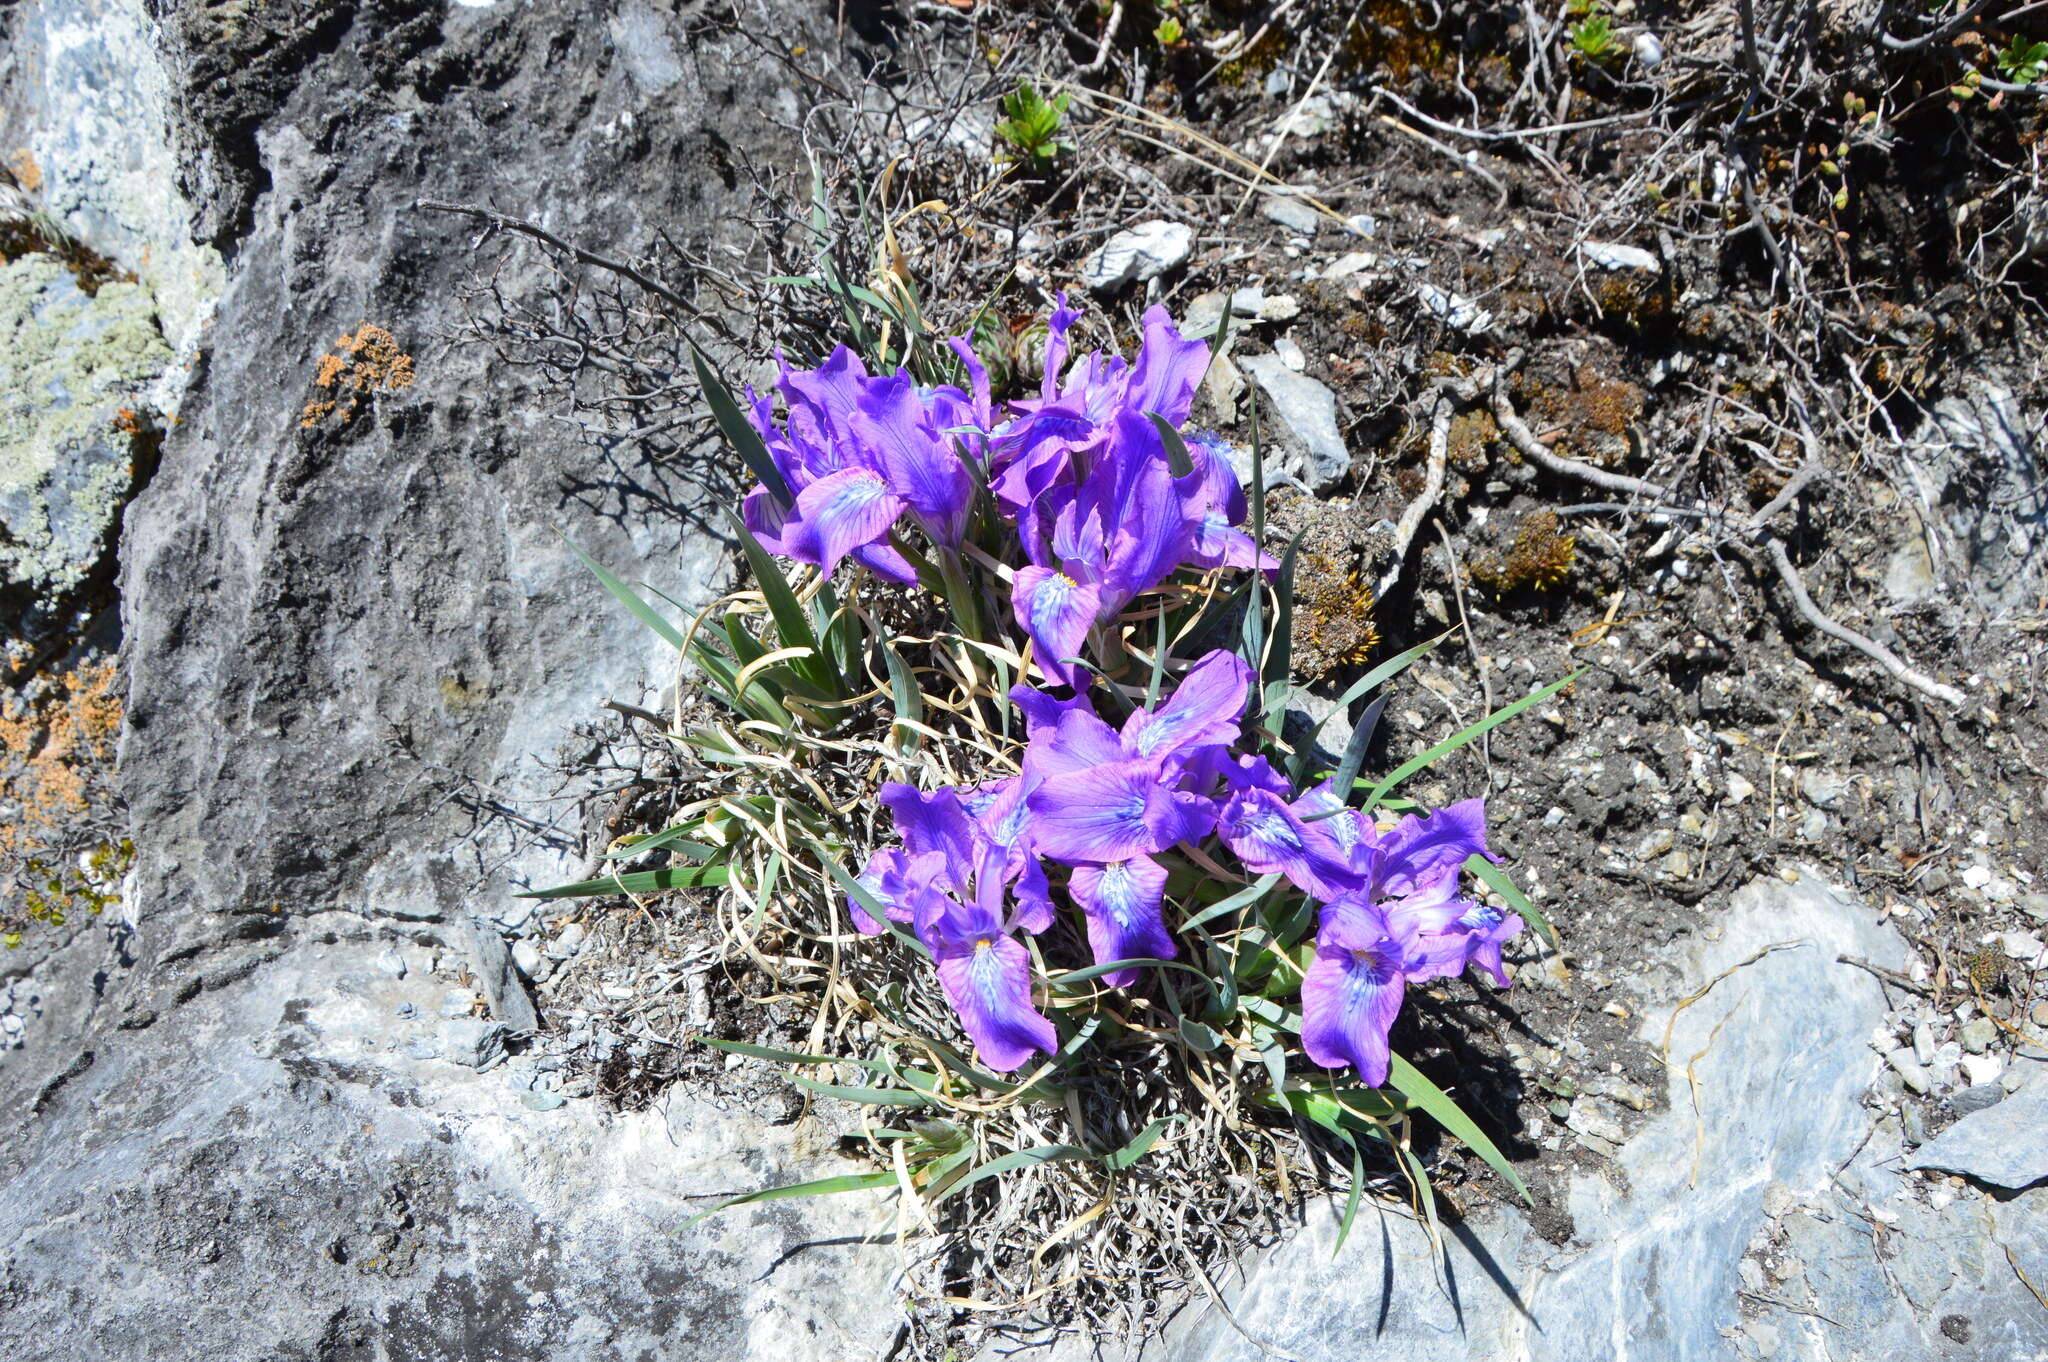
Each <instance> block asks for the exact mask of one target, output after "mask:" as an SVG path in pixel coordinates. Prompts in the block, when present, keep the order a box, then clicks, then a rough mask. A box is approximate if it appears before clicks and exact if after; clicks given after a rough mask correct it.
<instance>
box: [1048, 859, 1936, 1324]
mask: <svg viewBox="0 0 2048 1362" xmlns="http://www.w3.org/2000/svg"><path fill="white" fill-rule="evenodd" d="M1796 873H1797V878H1796V880H1794V881H1793V882H1790V883H1787V882H1786V881H1785V880H1782V879H1770V880H1760V881H1758V882H1756V883H1753V884H1751V885H1749V886H1748V887H1747V888H1745V889H1743V890H1742V891H1741V892H1739V893H1738V894H1737V895H1736V896H1735V898H1734V900H1733V902H1732V903H1731V904H1730V905H1728V907H1727V909H1726V912H1725V915H1723V916H1719V917H1718V918H1717V919H1716V920H1714V921H1713V922H1712V924H1711V926H1709V927H1708V928H1707V929H1706V930H1705V931H1704V932H1703V933H1702V934H1701V935H1700V936H1699V937H1697V938H1695V939H1694V940H1692V941H1690V942H1686V943H1682V944H1681V945H1680V946H1679V947H1678V948H1677V949H1676V950H1675V952H1673V953H1672V954H1670V955H1669V956H1667V957H1666V958H1664V959H1662V960H1660V961H1652V962H1648V963H1649V964H1650V965H1651V973H1650V974H1649V975H1648V977H1647V978H1646V979H1644V980H1643V981H1642V982H1641V988H1642V990H1643V992H1644V993H1645V994H1646V995H1647V997H1646V999H1645V1001H1646V1002H1648V1003H1650V1004H1651V1005H1650V1006H1648V1007H1646V1009H1645V1011H1644V1016H1645V1022H1644V1026H1643V1030H1642V1033H1641V1038H1642V1041H1643V1043H1644V1044H1645V1045H1648V1046H1650V1047H1652V1048H1653V1049H1655V1050H1656V1051H1657V1052H1658V1053H1659V1054H1660V1055H1662V1056H1666V1057H1667V1065H1668V1070H1667V1071H1668V1073H1669V1080H1668V1083H1667V1092H1666V1098H1667V1101H1668V1104H1669V1105H1668V1109H1667V1110H1665V1111H1663V1112H1662V1113H1660V1114H1659V1115H1658V1116H1656V1117H1655V1118H1654V1119H1652V1120H1651V1121H1650V1122H1649V1123H1648V1124H1647V1125H1646V1126H1645V1127H1644V1128H1643V1129H1642V1130H1641V1131H1640V1132H1639V1133H1638V1134H1637V1135H1636V1136H1635V1137H1634V1138H1633V1139H1631V1140H1629V1141H1628V1142H1627V1143H1626V1144H1625V1145H1623V1146H1622V1148H1621V1150H1620V1151H1619V1153H1618V1155H1617V1157H1616V1161H1615V1163H1616V1167H1615V1169H1614V1172H1613V1174H1612V1175H1611V1176H1603V1175H1593V1174H1585V1175H1579V1176H1577V1177H1575V1178H1574V1179H1573V1181H1572V1186H1571V1189H1570V1193H1569V1197H1568V1200H1569V1205H1570V1209H1571V1212H1572V1216H1573V1220H1574V1222H1575V1234H1574V1237H1573V1239H1572V1242H1570V1243H1569V1244H1567V1245H1565V1246H1563V1247H1561V1248H1553V1247H1552V1246H1551V1245H1549V1244H1546V1243H1545V1242H1543V1241H1542V1240H1541V1239H1539V1238H1538V1237H1536V1236H1535V1235H1534V1234H1533V1233H1532V1232H1531V1230H1530V1227H1529V1225H1528V1223H1527V1222H1526V1221H1525V1220H1524V1219H1523V1218H1522V1216H1521V1215H1520V1214H1519V1213H1517V1212H1516V1211H1515V1210H1514V1209H1513V1208H1511V1207H1493V1208H1488V1209H1485V1210H1482V1211H1480V1212H1479V1213H1478V1214H1476V1215H1474V1216H1473V1217H1472V1218H1471V1219H1470V1220H1469V1221H1466V1222H1464V1223H1461V1224H1454V1225H1452V1226H1450V1227H1449V1231H1448V1233H1447V1234H1446V1236H1445V1238H1444V1240H1443V1243H1442V1244H1441V1245H1438V1246H1432V1244H1431V1243H1430V1239H1429V1236H1428V1234H1427V1231H1426V1230H1425V1228H1424V1227H1422V1226H1421V1225H1419V1224H1417V1223H1416V1222H1415V1221H1414V1220H1413V1219H1412V1218H1410V1217H1408V1216H1406V1215H1404V1214H1401V1213H1399V1212H1397V1211H1382V1212H1380V1213H1378V1214H1377V1215H1375V1214H1372V1213H1367V1214H1365V1215H1364V1216H1362V1218H1361V1220H1360V1222H1359V1223H1358V1225H1357V1226H1356V1227H1355V1229H1354V1230H1353V1233H1352V1237H1351V1240H1350V1242H1348V1243H1347V1244H1346V1245H1345V1247H1344V1249H1343V1251H1342V1253H1341V1254H1338V1255H1337V1256H1335V1257H1334V1258H1333V1257H1332V1251H1331V1250H1332V1245H1333V1244H1334V1242H1335V1231H1334V1220H1335V1217H1334V1212H1332V1211H1327V1210H1326V1211H1319V1212H1317V1213H1315V1214H1314V1215H1312V1216H1311V1218H1310V1221H1309V1224H1308V1226H1307V1228H1305V1229H1304V1231H1303V1232H1302V1233H1301V1234H1300V1235H1298V1236H1296V1237H1295V1238H1294V1239H1292V1240H1290V1241H1288V1242H1286V1243H1284V1244H1281V1245H1279V1246H1277V1247H1276V1248H1274V1249H1272V1250H1271V1251H1270V1252H1268V1253H1266V1254H1264V1255H1262V1256H1260V1257H1258V1258H1256V1259H1255V1260H1253V1261H1251V1262H1248V1263H1246V1264H1245V1265H1243V1268H1242V1272H1241V1274H1240V1275H1239V1276H1238V1277H1236V1278H1235V1279H1233V1280H1232V1281H1231V1283H1230V1285H1229V1286H1228V1287H1226V1292H1225V1294H1226V1297H1227V1298H1228V1300H1229V1301H1230V1303H1231V1312H1232V1315H1233V1316H1234V1317H1235V1323H1234V1324H1233V1323H1232V1322H1231V1321H1230V1320H1227V1319H1225V1318H1223V1317H1222V1315H1221V1314H1220V1313H1219V1312H1216V1311H1213V1310H1205V1309H1203V1308H1202V1306H1201V1304H1200V1303H1196V1304H1194V1305H1191V1306H1190V1307H1189V1308H1188V1309H1187V1310H1186V1311H1185V1312H1183V1315H1182V1316H1181V1318H1179V1319H1177V1320H1176V1321H1175V1323H1174V1324H1173V1326H1172V1327H1170V1328H1169V1329H1168V1331H1167V1334H1166V1336H1165V1337H1164V1338H1163V1339H1162V1340H1160V1341H1159V1342H1158V1343H1157V1344H1155V1345H1154V1346H1153V1347H1152V1348H1150V1349H1148V1350H1147V1351H1146V1352H1145V1353H1144V1357H1145V1358H1147V1359H1151V1360H1152V1362H1197V1359H1200V1360H1201V1362H1253V1359H1257V1358H1260V1357H1262V1356H1264V1355H1265V1353H1264V1351H1263V1350H1264V1349H1267V1348H1273V1349H1278V1350H1279V1351H1280V1352H1281V1353H1282V1354H1284V1355H1288V1356H1292V1357H1295V1358H1298V1359H1300V1362H1373V1360H1374V1359H1381V1358H1385V1359H1435V1358H1444V1359H1453V1358H1459V1359H1463V1358H1474V1357H1480V1358H1487V1359H1492V1360H1496V1362H1507V1360H1508V1359H1514V1360H1515V1362H1586V1360H1587V1359H1592V1358H1599V1359H1617V1360H1618V1359H1626V1358H1645V1359H1648V1358H1654V1359H1657V1360H1658V1362H1687V1360H1689V1359H1700V1360H1701V1362H1705V1360H1706V1359H1722V1358H1726V1357H1729V1356H1730V1355H1731V1354H1732V1353H1733V1351H1734V1349H1735V1348H1736V1343H1735V1342H1733V1341H1731V1340H1733V1339H1735V1338H1736V1336H1737V1335H1739V1334H1740V1333H1741V1331H1742V1329H1743V1327H1744V1324H1745V1322H1746V1320H1748V1319H1749V1318H1750V1317H1751V1315H1752V1314H1753V1313H1754V1312H1753V1310H1752V1309H1751V1307H1750V1305H1749V1303H1748V1302H1747V1300H1746V1298H1745V1296H1744V1294H1743V1293H1744V1291H1745V1289H1746V1288H1745V1275H1744V1272H1745V1270H1744V1267H1743V1260H1744V1258H1745V1256H1746V1255H1747V1254H1748V1253H1749V1251H1750V1247H1751V1243H1752V1240H1753V1239H1755V1238H1756V1237H1757V1236H1758V1235H1759V1234H1760V1233H1762V1232H1766V1231H1768V1230H1769V1229H1770V1228H1771V1227H1772V1226H1773V1225H1774V1224H1775V1223H1776V1222H1775V1221H1774V1218H1773V1217H1774V1214H1777V1213H1782V1212H1783V1211H1784V1209H1785V1208H1786V1207H1788V1206H1793V1205H1799V1204H1805V1203H1808V1202H1812V1203H1816V1204H1818V1203H1820V1202H1821V1201H1822V1200H1823V1199H1824V1198H1825V1197H1826V1196H1827V1195H1828V1194H1829V1193H1830V1191H1831V1189H1832V1188H1833V1178H1834V1176H1835V1174H1836V1173H1837V1172H1838V1171H1839V1170H1841V1169H1842V1168H1843V1167H1845V1166H1846V1165H1847V1164H1849V1162H1850V1161H1851V1160H1852V1159H1853V1158H1854V1157H1855V1156H1856V1154H1857V1152H1858V1150H1859V1148H1860V1147H1862V1146H1863V1144H1864V1143H1865V1142H1866V1141H1867V1140H1868V1138H1869V1136H1870V1132H1871V1123H1872V1118H1871V1117H1870V1115H1869V1113H1868V1112H1867V1111H1866V1110H1865V1108H1864V1106H1863V1101H1862V1099H1863V1096H1864V1094H1865V1092H1866V1090H1867V1089H1868V1088H1869V1085H1870V1083H1871V1080H1872V1079H1873V1078H1874V1077H1875V1076H1876V1074H1877V1071H1878V1068H1879V1066H1880V1062H1881V1061H1880V1060H1879V1059H1878V1057H1877V1055H1876V1054H1875V1053H1874V1052H1872V1050H1871V1049H1870V1047H1869V1044H1868V1037H1869V1034H1870V1031H1871V1028H1872V1027H1873V1026H1875V1025H1877V1024H1878V1023H1880V1022H1882V1021H1883V1020H1884V1018H1885V1016H1886V1003H1885V999H1884V996H1883V993H1882V991H1881V989H1880V987H1879V985H1878V983H1877V981H1876V980H1875V979H1873V978H1872V977H1871V976H1870V975H1869V974H1867V973H1865V972H1863V971H1861V970H1858V969H1856V968H1854V967H1851V966H1848V965H1845V964H1842V963H1840V962H1839V961H1838V960H1837V958H1836V957H1837V956H1838V955H1844V954H1846V955H1853V956H1857V957H1860V958H1862V959H1865V960H1869V961H1872V962H1874V963H1881V964H1887V965H1890V966H1899V965H1902V964H1903V963H1904V954H1905V947H1904V944H1903V942H1902V941H1901V940H1900V938H1899V937H1898V934H1897V933H1896V932H1895V931H1893V930H1892V929H1891V928H1890V927H1889V926H1887V925H1885V924H1883V923H1882V922H1881V921H1880V919H1879V917H1878V915H1877V914H1875V913H1873V912H1872V911H1871V910H1870V909H1869V908H1867V907H1866V906H1865V905H1863V904H1862V903H1860V902H1858V901H1857V900H1856V899H1855V898H1854V897H1853V896H1851V895H1849V894H1847V893H1844V892H1842V891H1841V890H1839V889H1835V888H1832V887H1830V886H1829V885H1827V884H1826V883H1824V882H1823V881H1822V880H1821V879H1820V878H1819V877H1818V876H1817V875H1816V874H1815V873H1813V872H1811V871H1805V870H1802V871H1799V872H1796ZM1667 1028H1668V1030H1667ZM1667 1037H1668V1038H1667ZM1545 1175H1546V1174H1545V1172H1544V1170H1542V1169H1541V1168H1538V1169H1536V1170H1534V1176H1537V1177H1543V1176H1545ZM1814 1308H1819V1309H1822V1310H1825V1309H1826V1308H1827V1304H1826V1302H1825V1301H1823V1303H1822V1304H1821V1305H1819V1306H1817V1307H1814ZM1913 1318H1914V1319H1916V1320H1917V1318H1918V1317H1917V1316H1916V1317H1913ZM1925 1328H1926V1330H1928V1331H1931V1330H1933V1329H1934V1328H1935V1325H1934V1322H1933V1321H1931V1320H1930V1321H1926V1322H1925ZM1920 1335H1921V1329H1920V1326H1919V1324H1918V1323H1916V1324H1915V1328H1914V1336H1915V1337H1919V1336H1920ZM1841 1355H1842V1354H1840V1353H1837V1354H1836V1356H1841ZM1894 1355H1897V1354H1894ZM1077 1356H1078V1354H1077Z"/></svg>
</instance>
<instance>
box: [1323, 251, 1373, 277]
mask: <svg viewBox="0 0 2048 1362" xmlns="http://www.w3.org/2000/svg"><path fill="white" fill-rule="evenodd" d="M1379 263H1380V258H1379V257H1378V256H1376V255H1374V254H1373V253H1372V252H1371V251H1346V252H1345V253H1344V254H1343V255H1340V256H1338V257H1337V258H1336V259H1335V260H1332V261H1331V262H1330V263H1329V264H1327V265H1325V266H1323V273H1322V277H1323V278H1325V279H1348V278H1350V277H1351V276H1352V275H1354V274H1357V273H1358V272H1359V271H1361V270H1369V269H1371V268H1372V267H1373V266H1374V265H1377V264H1379Z"/></svg>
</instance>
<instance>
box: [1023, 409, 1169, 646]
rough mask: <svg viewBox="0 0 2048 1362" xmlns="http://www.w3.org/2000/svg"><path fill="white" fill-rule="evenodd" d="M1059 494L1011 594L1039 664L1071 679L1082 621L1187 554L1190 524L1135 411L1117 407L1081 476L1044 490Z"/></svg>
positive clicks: (1084, 633) (1082, 638) (1099, 617)
mask: <svg viewBox="0 0 2048 1362" xmlns="http://www.w3.org/2000/svg"><path fill="white" fill-rule="evenodd" d="M1044 503H1045V504H1046V505H1048V506H1049V505H1052V504H1055V503H1056V504H1057V505H1058V510H1057V512H1056V513H1055V514H1054V515H1053V517H1052V535H1051V539H1050V542H1049V543H1047V542H1044V541H1042V540H1041V539H1040V537H1039V536H1038V535H1036V534H1033V533H1029V532H1027V533H1026V534H1025V536H1024V551H1025V555H1026V556H1027V557H1028V558H1029V559H1030V560H1031V562H1030V565H1029V566H1027V567H1023V568H1020V569H1018V571H1017V574H1016V576H1015V578H1014V579H1013V581H1012V583H1011V597H1010V604H1011V608H1012V610H1014V611H1015V613H1016V616H1017V623H1018V624H1019V625H1021V626H1022V627H1023V629H1024V632H1025V633H1026V634H1028V635H1030V637H1031V639H1032V641H1033V643H1034V645H1035V648H1034V656H1035V659H1036V661H1037V663H1038V667H1039V670H1040V671H1042V672H1044V673H1045V675H1046V676H1047V677H1049V678H1051V679H1052V680H1053V681H1055V682H1056V683H1058V684H1061V685H1069V686H1072V685H1078V684H1080V680H1081V672H1080V670H1079V668H1077V667H1075V666H1073V665H1070V664H1069V663H1068V662H1067V661H1066V659H1068V658H1070V657H1075V656H1078V655H1079V654H1080V652H1081V648H1082V645H1083V644H1084V643H1085V642H1086V640H1087V637H1088V631H1089V629H1091V628H1093V627H1094V626H1095V625H1097V624H1101V623H1106V622H1107V621H1109V620H1112V619H1114V618H1116V616H1117V615H1118V614H1119V613H1120V612H1121V611H1122V610H1123V608H1124V606H1125V605H1127V604H1129V603H1130V601H1131V600H1132V598H1133V597H1135V596H1137V595H1138V594H1140V593H1141V592H1144V591H1148V590H1150V589H1151V588H1153V587H1155V586H1157V585H1158V584H1159V583H1160V582H1162V581H1164V580H1165V579H1166V578H1167V577H1168V576H1170V575H1171V574H1172V573H1173V572H1174V570H1175V569H1177V568H1179V567H1180V566H1181V565H1182V564H1183V563H1184V562H1186V561H1187V556H1188V553H1189V551H1190V549H1191V548H1192V546H1193V543H1194V538H1193V535H1194V529H1193V525H1192V523H1191V522H1190V520H1189V518H1188V514H1187V506H1186V503H1185V501H1184V500H1183V498H1182V496H1181V494H1180V492H1179V490H1178V489H1177V488H1176V487H1175V484H1174V479H1173V475H1172V473H1171V472H1170V471H1169V470H1168V468H1167V465H1166V455H1165V449H1164V446H1163V445H1162V444H1161V442H1160V437H1159V430H1158V428H1157V427H1156V426H1154V425H1153V424H1152V423H1151V421H1149V420H1147V419H1146V418H1145V417H1143V416H1140V415H1138V414H1137V413H1135V412H1130V411H1121V412H1118V413H1116V415H1115V417H1114V421H1113V424H1112V430H1111V437H1110V440H1109V442H1108V444H1107V445H1105V446H1104V448H1103V449H1102V450H1101V452H1100V454H1099V456H1098V457H1097V458H1096V460H1095V461H1094V466H1093V467H1092V468H1091V469H1090V471H1089V473H1088V475H1087V477H1086V478H1084V479H1083V480H1082V481H1081V482H1080V483H1078V484H1076V485H1073V486H1067V487H1059V488H1055V489H1054V490H1053V491H1052V492H1050V493H1048V494H1047V495H1046V497H1045V498H1044Z"/></svg>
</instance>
